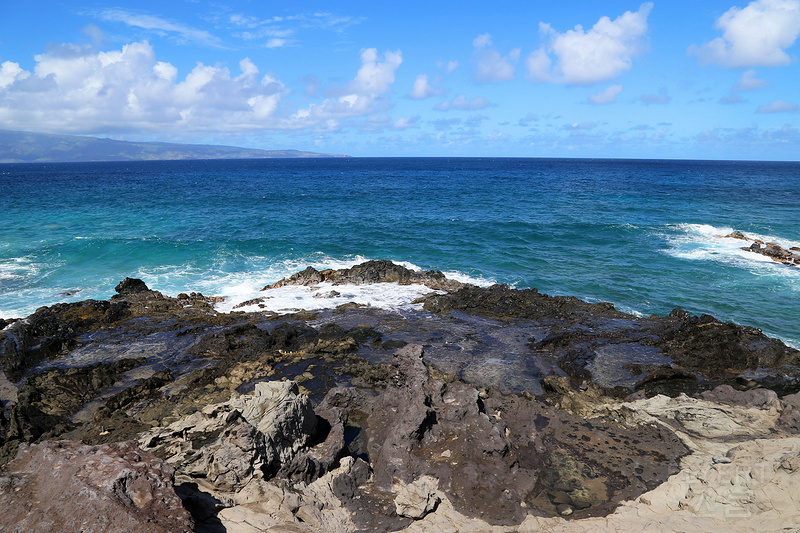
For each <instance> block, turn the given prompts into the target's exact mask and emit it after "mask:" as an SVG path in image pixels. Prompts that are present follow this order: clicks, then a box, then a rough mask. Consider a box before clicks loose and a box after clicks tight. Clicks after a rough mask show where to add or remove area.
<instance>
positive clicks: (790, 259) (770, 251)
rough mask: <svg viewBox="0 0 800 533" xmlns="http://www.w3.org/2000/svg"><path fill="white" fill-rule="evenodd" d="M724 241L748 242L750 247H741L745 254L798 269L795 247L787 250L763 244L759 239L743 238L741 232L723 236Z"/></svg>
mask: <svg viewBox="0 0 800 533" xmlns="http://www.w3.org/2000/svg"><path fill="white" fill-rule="evenodd" d="M723 238H726V239H739V240H742V241H746V242H750V243H751V244H750V246H743V247H742V250H744V251H745V252H753V253H756V254H760V255H763V256H766V257H769V258H770V259H772V260H773V261H775V262H777V263H781V264H783V265H786V266H790V267H800V253H798V252H800V249H799V248H796V247H792V248H789V249H788V250H787V249H786V248H784V247H782V246H781V245H779V244H776V243H774V242H764V241H762V240H759V239H752V238H750V237H747V236H745V235H744V234H743V233H742V232H741V231H734V232H733V233H730V234H728V235H725V236H723Z"/></svg>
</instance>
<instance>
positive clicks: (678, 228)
mask: <svg viewBox="0 0 800 533" xmlns="http://www.w3.org/2000/svg"><path fill="white" fill-rule="evenodd" d="M670 229H671V230H672V231H671V233H672V234H671V235H669V236H667V241H668V243H669V248H668V249H667V250H665V252H666V253H668V254H669V255H671V256H673V257H677V258H680V259H689V260H700V261H715V262H718V263H724V264H727V265H730V266H735V267H740V268H747V269H750V270H753V269H754V267H755V268H756V270H755V271H754V273H759V272H762V271H763V272H762V273H764V274H767V273H770V274H775V273H778V272H780V273H781V274H784V275H788V276H797V277H800V269H796V268H791V267H786V266H783V265H781V264H779V263H777V262H775V261H773V260H772V259H770V258H769V257H767V256H765V255H761V254H757V253H753V252H749V251H747V250H743V249H742V248H746V247H747V246H749V242H751V241H743V240H740V239H734V238H725V236H726V235H729V234H731V233H733V232H734V231H735V230H734V228H730V227H725V226H722V227H717V226H711V225H709V224H677V225H675V226H672V227H670ZM744 235H745V237H747V238H748V239H758V240H761V241H764V242H774V243H776V244H778V245H780V246H782V247H784V248H791V247H793V246H800V242H797V241H792V240H789V239H785V238H782V237H779V236H775V235H766V234H760V233H751V232H747V233H745V234H744Z"/></svg>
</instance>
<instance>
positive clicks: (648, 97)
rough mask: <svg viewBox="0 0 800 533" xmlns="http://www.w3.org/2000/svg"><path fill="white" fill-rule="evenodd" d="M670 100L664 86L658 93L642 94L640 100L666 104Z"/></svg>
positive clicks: (646, 102) (647, 102)
mask: <svg viewBox="0 0 800 533" xmlns="http://www.w3.org/2000/svg"><path fill="white" fill-rule="evenodd" d="M671 100H672V97H671V96H670V95H669V92H668V91H667V88H666V87H662V88H661V89H660V90H659V91H658V94H643V95H642V102H643V103H645V104H648V105H650V104H668V103H669V102H670V101H671Z"/></svg>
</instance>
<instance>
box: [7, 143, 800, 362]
mask: <svg viewBox="0 0 800 533" xmlns="http://www.w3.org/2000/svg"><path fill="white" fill-rule="evenodd" d="M0 195H1V196H0V197H1V198H2V202H3V205H2V210H0V317H3V318H12V317H23V316H26V315H28V314H30V313H32V312H33V311H34V310H35V309H37V308H38V307H40V306H43V305H52V304H54V303H57V302H69V301H78V300H84V299H87V298H96V299H105V298H108V297H109V296H111V295H112V294H113V293H114V286H115V285H116V284H117V283H118V282H119V281H120V280H122V279H123V278H125V277H126V276H130V277H137V278H141V279H143V280H144V281H145V282H146V283H147V284H148V286H149V287H151V288H153V289H157V290H160V291H162V292H164V293H166V294H169V295H176V294H178V293H180V292H190V291H198V292H202V293H203V294H205V295H219V296H225V297H226V301H225V302H223V303H221V304H219V308H220V310H222V311H229V310H231V309H232V308H233V306H234V305H235V304H236V303H238V302H241V301H243V300H246V299H250V298H253V297H254V296H256V295H257V294H258V291H259V289H260V288H261V287H263V286H264V285H266V284H268V283H272V282H274V281H277V280H279V279H281V278H283V277H285V276H288V275H290V274H292V273H294V272H297V271H299V270H302V269H304V268H305V267H306V266H309V265H311V266H314V267H316V268H342V267H347V266H351V265H354V264H357V263H360V262H363V261H366V260H368V259H390V260H392V261H396V262H399V263H402V264H404V265H406V266H408V267H410V268H422V269H436V270H441V271H443V272H445V273H446V274H447V275H448V276H450V277H454V278H456V279H459V280H462V281H470V282H473V283H476V284H479V285H488V284H491V283H507V284H510V285H512V286H514V287H518V288H528V287H536V288H538V289H539V290H540V291H541V292H544V293H547V294H550V295H569V296H577V297H579V298H582V299H585V300H587V301H591V302H597V301H608V302H612V303H614V304H615V305H616V306H617V308H618V309H620V310H623V311H626V312H630V313H635V314H638V315H649V314H660V315H663V314H666V313H669V312H670V311H671V310H672V309H673V308H675V307H682V308H684V309H686V310H688V311H690V312H692V313H695V314H701V313H708V314H712V315H714V316H715V317H717V318H718V319H721V320H725V321H733V322H736V323H739V324H745V325H750V326H755V327H758V328H761V329H763V330H764V332H765V333H767V334H768V335H770V336H775V337H778V338H780V339H782V340H783V341H784V342H787V343H788V344H790V345H793V346H795V347H800V305H798V297H800V268H795V267H787V266H784V265H781V264H778V263H775V262H773V261H771V260H769V259H767V258H766V257H763V256H760V255H758V254H754V253H752V252H746V251H743V250H741V249H740V248H741V247H742V246H745V245H746V243H744V242H743V241H739V240H735V239H726V238H721V237H720V236H724V235H727V234H729V233H731V232H732V231H734V230H737V231H741V232H743V233H744V234H745V235H746V236H748V237H753V238H758V239H761V240H764V241H772V242H776V243H778V244H780V245H781V246H784V247H786V248H789V247H792V246H800V163H780V162H719V161H649V160H640V161H635V160H583V159H490V158H456V159H447V158H419V159H418V158H343V159H272V160H225V161H152V162H115V163H59V164H50V163H48V164H33V163H32V164H2V165H0ZM306 290H307V291H308V289H306ZM340 292H341V291H340ZM310 296H311V294H310V293H309V292H302V291H300V290H299V289H298V290H294V292H292V291H288V292H285V293H283V294H282V295H280V296H279V295H276V297H275V302H276V303H275V309H277V310H281V309H283V310H289V309H297V308H311V307H313V306H322V305H331V304H335V303H341V301H343V300H354V301H361V302H362V303H367V304H370V305H376V306H383V307H392V306H403V305H408V303H409V302H410V301H411V300H413V299H414V298H415V297H416V296H418V292H415V289H413V288H412V289H409V288H403V287H398V286H384V287H362V288H356V287H351V288H348V289H347V290H346V291H344V294H342V295H341V296H340V297H339V298H335V299H331V298H328V299H324V298H311V297H310Z"/></svg>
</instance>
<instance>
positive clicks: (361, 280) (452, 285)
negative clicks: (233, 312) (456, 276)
mask: <svg viewBox="0 0 800 533" xmlns="http://www.w3.org/2000/svg"><path fill="white" fill-rule="evenodd" d="M323 282H330V283H332V284H333V285H344V284H353V285H364V284H367V283H399V284H401V285H408V284H410V283H419V284H422V285H426V286H428V287H430V288H432V289H444V290H453V289H456V288H458V287H461V286H462V285H463V284H462V283H459V282H457V281H454V280H450V279H447V278H446V277H445V275H444V274H442V273H441V272H439V271H438V270H423V271H419V272H418V271H414V270H410V269H408V268H406V267H404V266H402V265H398V264H395V263H393V262H391V261H367V262H366V263H361V264H360V265H355V266H353V267H351V268H345V269H341V270H333V269H327V270H317V269H315V268H313V267H308V268H306V269H305V270H303V271H302V272H298V273H297V274H294V275H292V276H290V277H288V278H285V279H282V280H280V281H278V282H276V283H273V284H271V285H267V286H265V287H264V289H263V290H267V289H276V288H278V287H284V286H286V285H316V284H318V283H323Z"/></svg>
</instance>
